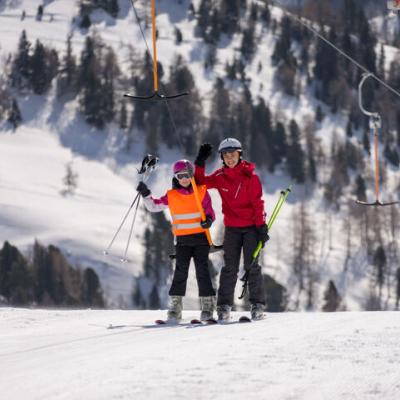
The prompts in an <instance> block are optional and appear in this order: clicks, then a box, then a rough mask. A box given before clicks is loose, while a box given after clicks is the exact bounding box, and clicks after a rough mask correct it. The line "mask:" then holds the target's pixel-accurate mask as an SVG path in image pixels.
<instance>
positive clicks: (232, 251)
mask: <svg viewBox="0 0 400 400" xmlns="http://www.w3.org/2000/svg"><path fill="white" fill-rule="evenodd" d="M257 239H258V235H257V231H256V227H255V226H249V227H244V228H236V227H226V228H225V237H224V261H225V266H224V267H223V268H222V269H221V275H220V278H219V288H218V300H217V305H219V306H220V305H230V306H233V304H234V298H233V297H234V294H235V286H236V282H237V278H238V272H239V263H240V255H241V253H242V249H243V258H244V266H245V268H247V267H249V266H250V264H251V262H252V259H253V257H252V256H253V253H254V250H255V249H256V247H257V244H258V240H257ZM248 285H249V301H250V303H251V304H255V303H261V304H265V295H264V283H263V276H262V273H261V267H260V265H258V264H256V265H255V266H253V267H251V268H250V271H249V281H248Z"/></svg>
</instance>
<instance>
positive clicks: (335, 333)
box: [0, 308, 400, 400]
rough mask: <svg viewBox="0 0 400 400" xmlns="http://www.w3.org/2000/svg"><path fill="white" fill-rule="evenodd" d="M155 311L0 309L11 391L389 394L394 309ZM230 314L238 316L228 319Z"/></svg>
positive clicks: (131, 395) (295, 397) (397, 390)
mask: <svg viewBox="0 0 400 400" xmlns="http://www.w3.org/2000/svg"><path fill="white" fill-rule="evenodd" d="M165 314H166V312H165V311H164V310H163V311H115V310H112V311H95V310H75V311H71V310H70V311H61V310H28V309H12V308H3V309H0V321H1V323H0V365H1V370H2V373H1V374H0V387H1V398H2V399H7V400H22V399H27V398H29V399H30V400H62V399H66V400H67V399H68V400H80V399H85V400H113V399H118V400H128V399H129V400H132V399H135V400H141V399H147V400H150V399H174V400H176V399H185V400H186V399H188V398H192V399H196V400H201V399H215V400H217V399H230V400H236V399H237V400H242V399H248V400H252V399H254V400H256V399H257V400H259V399H274V400H290V399H292V400H321V399H332V400H333V399H340V400H397V399H399V398H400V380H399V367H398V363H399V359H400V318H399V314H398V313H395V312H376V313H373V312H346V313H323V314H322V313H284V314H268V315H267V318H266V319H265V320H263V321H258V322H252V323H249V324H238V323H236V322H232V323H230V324H226V325H220V324H218V325H207V326H191V325H190V324H189V323H188V322H189V320H190V318H193V317H198V312H197V311H186V312H184V318H185V320H184V322H183V323H182V324H181V325H178V326H157V325H155V324H154V322H153V321H154V320H155V319H158V318H163V317H165ZM237 316H238V314H236V313H235V314H234V321H236V319H237Z"/></svg>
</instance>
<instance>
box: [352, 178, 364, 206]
mask: <svg viewBox="0 0 400 400" xmlns="http://www.w3.org/2000/svg"><path fill="white" fill-rule="evenodd" d="M355 186H356V188H355V191H354V194H355V195H356V198H357V200H360V201H367V194H366V187H365V181H364V179H363V177H362V176H361V175H357V178H356V181H355Z"/></svg>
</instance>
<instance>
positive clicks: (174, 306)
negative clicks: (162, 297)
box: [167, 296, 183, 323]
mask: <svg viewBox="0 0 400 400" xmlns="http://www.w3.org/2000/svg"><path fill="white" fill-rule="evenodd" d="M182 308H183V307H182V296H170V297H169V304H168V314H167V320H168V322H171V323H173V322H176V323H178V322H179V321H180V320H181V319H182Z"/></svg>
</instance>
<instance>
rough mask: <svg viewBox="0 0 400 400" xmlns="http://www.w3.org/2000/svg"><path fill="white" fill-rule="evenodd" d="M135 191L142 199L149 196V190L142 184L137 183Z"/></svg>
mask: <svg viewBox="0 0 400 400" xmlns="http://www.w3.org/2000/svg"><path fill="white" fill-rule="evenodd" d="M136 190H137V191H138V192H139V193H140V194H141V195H142V197H147V196H149V195H150V194H151V192H150V189H149V188H148V187H147V185H146V184H145V183H144V182H139V185H137V188H136Z"/></svg>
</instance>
